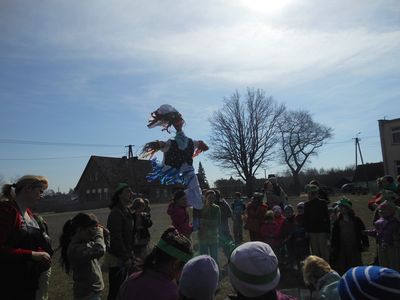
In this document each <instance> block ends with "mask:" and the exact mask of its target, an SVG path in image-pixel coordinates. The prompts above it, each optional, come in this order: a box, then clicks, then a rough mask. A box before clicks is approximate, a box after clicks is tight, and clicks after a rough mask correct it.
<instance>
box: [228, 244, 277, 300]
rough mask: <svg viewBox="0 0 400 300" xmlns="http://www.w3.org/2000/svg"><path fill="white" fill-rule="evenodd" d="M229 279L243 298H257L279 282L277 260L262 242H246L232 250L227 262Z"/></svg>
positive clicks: (270, 249)
mask: <svg viewBox="0 0 400 300" xmlns="http://www.w3.org/2000/svg"><path fill="white" fill-rule="evenodd" d="M229 279H230V281H231V284H232V286H233V287H234V289H235V290H236V291H237V292H238V293H240V294H241V295H243V296H245V297H259V296H261V295H264V294H266V293H268V292H269V291H272V290H273V289H275V288H276V286H277V285H278V283H279V280H280V272H279V268H278V259H277V258H276V255H275V253H274V251H273V250H272V248H271V247H270V246H269V245H268V244H266V243H263V242H248V243H244V244H242V245H240V246H239V247H237V248H236V249H235V250H233V252H232V255H231V257H230V261H229Z"/></svg>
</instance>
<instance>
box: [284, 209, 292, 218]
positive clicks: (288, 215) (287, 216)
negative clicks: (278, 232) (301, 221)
mask: <svg viewBox="0 0 400 300" xmlns="http://www.w3.org/2000/svg"><path fill="white" fill-rule="evenodd" d="M292 216H293V211H292V210H288V209H285V217H286V218H291V217H292Z"/></svg>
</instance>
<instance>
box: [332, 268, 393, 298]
mask: <svg viewBox="0 0 400 300" xmlns="http://www.w3.org/2000/svg"><path fill="white" fill-rule="evenodd" d="M338 291H339V295H340V299H342V300H353V299H372V300H375V299H376V300H377V299H385V300H395V299H400V273H399V272H397V271H395V270H392V269H388V268H383V267H378V266H365V267H355V268H351V269H350V270H348V271H347V272H346V273H345V274H344V275H343V276H342V278H341V279H340V281H339V284H338Z"/></svg>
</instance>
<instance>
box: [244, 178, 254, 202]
mask: <svg viewBox="0 0 400 300" xmlns="http://www.w3.org/2000/svg"><path fill="white" fill-rule="evenodd" d="M246 194H247V197H249V198H250V197H252V196H253V177H252V176H248V177H246Z"/></svg>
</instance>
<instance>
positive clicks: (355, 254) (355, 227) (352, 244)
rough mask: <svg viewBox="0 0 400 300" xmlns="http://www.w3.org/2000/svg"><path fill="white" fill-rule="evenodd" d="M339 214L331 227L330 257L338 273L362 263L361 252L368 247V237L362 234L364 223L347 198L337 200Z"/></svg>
mask: <svg viewBox="0 0 400 300" xmlns="http://www.w3.org/2000/svg"><path fill="white" fill-rule="evenodd" d="M338 205H339V216H338V218H337V220H336V221H335V223H334V224H333V228H332V242H331V247H332V259H333V260H334V261H333V262H331V263H332V264H333V265H335V268H336V270H337V271H338V273H339V274H344V273H345V272H346V271H347V270H348V269H350V268H352V267H356V266H360V265H362V261H361V252H362V251H364V250H365V249H366V248H368V247H369V241H368V237H367V236H366V235H364V234H363V231H364V230H365V225H364V223H363V221H362V220H361V219H360V218H359V217H357V216H356V215H355V213H354V210H353V209H352V203H351V202H350V200H349V199H347V198H342V199H341V200H339V201H338Z"/></svg>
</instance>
